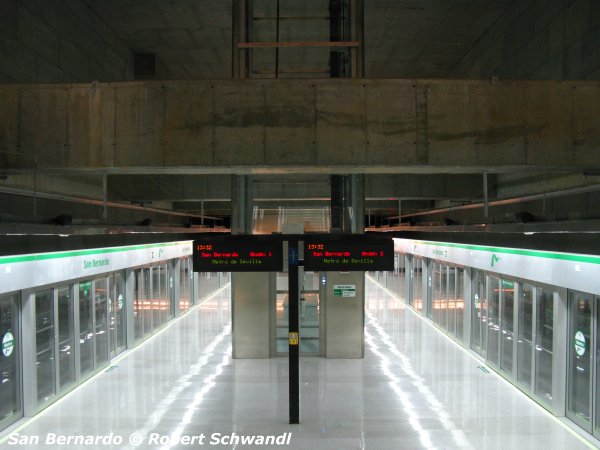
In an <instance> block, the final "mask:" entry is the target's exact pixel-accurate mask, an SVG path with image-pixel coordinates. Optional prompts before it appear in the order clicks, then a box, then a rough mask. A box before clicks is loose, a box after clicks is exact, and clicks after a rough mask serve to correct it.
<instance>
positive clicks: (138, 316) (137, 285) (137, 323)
mask: <svg viewBox="0 0 600 450" xmlns="http://www.w3.org/2000/svg"><path fill="white" fill-rule="evenodd" d="M143 278H144V276H143V273H142V270H141V269H137V270H135V272H134V275H133V328H134V336H135V342H140V341H142V340H143V339H144V289H143V286H144V280H143Z"/></svg>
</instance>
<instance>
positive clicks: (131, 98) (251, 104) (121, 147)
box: [0, 80, 600, 174]
mask: <svg viewBox="0 0 600 450" xmlns="http://www.w3.org/2000/svg"><path fill="white" fill-rule="evenodd" d="M599 99H600V82H584V81H577V82H561V83H560V82H545V81H531V82H519V81H516V82H497V83H491V82H487V81H471V80H459V81H457V80H427V81H422V80H418V81H415V80H293V81H287V80H286V81H284V80H260V81H258V80H245V81H243V82H239V81H213V82H207V81H189V82H188V81H169V82H155V81H148V82H135V83H115V84H80V85H37V86H30V85H18V86H13V85H6V86H2V87H0V123H1V124H2V133H0V167H2V168H3V169H4V170H5V171H16V170H32V169H33V168H37V169H38V171H63V172H64V171H107V172H109V173H154V174H156V173H174V174H181V173H190V174H202V173H204V174H206V173H210V174H215V173H236V174H239V173H254V174H256V173H408V172H411V173H447V172H454V173H473V172H479V171H482V170H488V171H490V172H510V171H512V170H514V169H515V168H521V169H523V168H527V169H530V168H544V169H546V170H557V171H561V170H574V169H577V170H580V169H582V168H597V167H599V166H600V152H598V143H599V142H600V122H599V121H598V120H597V117H598V116H599V115H600V101H599Z"/></svg>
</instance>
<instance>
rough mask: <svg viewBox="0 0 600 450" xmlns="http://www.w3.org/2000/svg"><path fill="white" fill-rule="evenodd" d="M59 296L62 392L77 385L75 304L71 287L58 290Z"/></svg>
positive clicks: (59, 362) (59, 345) (59, 360)
mask: <svg viewBox="0 0 600 450" xmlns="http://www.w3.org/2000/svg"><path fill="white" fill-rule="evenodd" d="M56 291H57V295H58V373H59V378H60V390H61V391H64V390H66V389H68V388H69V386H71V385H72V384H73V383H75V352H74V351H73V347H74V346H75V338H74V335H73V334H74V331H75V329H74V319H73V313H74V308H75V305H74V302H73V296H72V295H71V287H70V286H62V287H58V288H57V289H56Z"/></svg>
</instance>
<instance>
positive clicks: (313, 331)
mask: <svg viewBox="0 0 600 450" xmlns="http://www.w3.org/2000/svg"><path fill="white" fill-rule="evenodd" d="M300 273H301V274H302V272H300ZM302 275H303V276H302V290H301V291H300V353H301V354H303V355H310V354H313V355H318V354H319V353H320V351H321V308H320V301H319V300H320V298H319V273H318V272H304V273H303V274H302Z"/></svg>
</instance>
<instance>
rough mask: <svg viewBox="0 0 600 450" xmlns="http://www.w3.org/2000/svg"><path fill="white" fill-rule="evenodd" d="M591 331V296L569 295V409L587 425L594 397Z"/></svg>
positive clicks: (575, 293) (572, 293)
mask: <svg viewBox="0 0 600 450" xmlns="http://www.w3.org/2000/svg"><path fill="white" fill-rule="evenodd" d="M591 331H592V297H591V295H590V294H584V293H581V292H570V293H569V366H568V378H569V382H568V385H569V389H568V392H567V410H568V411H569V412H570V413H571V414H573V415H574V416H575V417H576V418H577V419H579V420H580V421H582V422H587V423H589V422H590V413H591V397H592V396H591V379H592V374H591V364H590V363H591V357H590V355H591V351H592V349H591V348H590V344H591Z"/></svg>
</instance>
